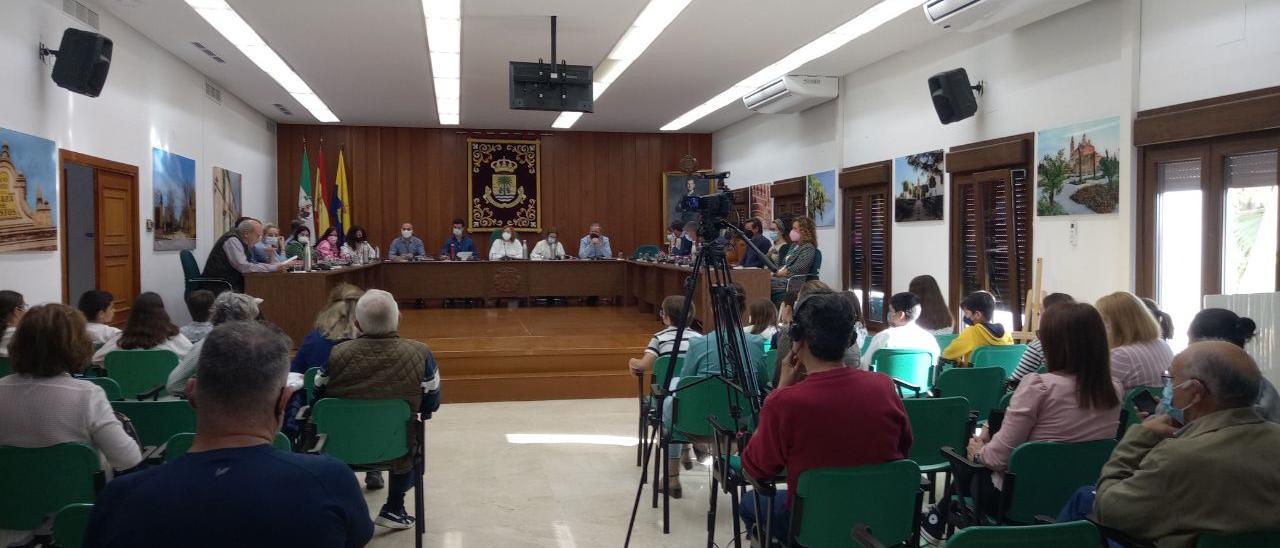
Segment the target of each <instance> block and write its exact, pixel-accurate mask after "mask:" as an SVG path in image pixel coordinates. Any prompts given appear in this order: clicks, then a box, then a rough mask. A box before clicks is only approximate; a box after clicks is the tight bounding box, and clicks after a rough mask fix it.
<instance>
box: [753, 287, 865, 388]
mask: <svg viewBox="0 0 1280 548" xmlns="http://www.w3.org/2000/svg"><path fill="white" fill-rule="evenodd" d="M819 293H835V291H832V289H831V286H828V285H827V284H825V283H823V282H820V281H818V280H813V281H811V282H805V283H804V285H802V286H800V288H799V289H794V288H793V289H791V290H790V291H787V293H786V294H785V295H783V297H782V306H780V307H779V310H778V333H777V337H776V338H777V339H778V340H777V343H776V344H774V345H773V348H774V349H775V350H777V352H775V361H774V369H773V371H774V373H773V379H771V383H772V385H773V386H777V385H778V376H779V375H780V374H781V373H780V372H781V371H782V366H783V364H784V363H785V362H786V358H787V354H789V353H790V352H791V338H790V335H789V331H788V329H787V326H789V325H791V318H792V316H793V312H794V310H795V306H796V304H797V303H799V302H801V301H803V300H804V299H805V297H808V296H809V295H813V294H819ZM841 298H842V299H846V301H848V299H847V298H846V297H844V296H841ZM850 302H851V301H850ZM850 310H852V306H850ZM854 333H857V327H856V326H855V327H854ZM844 364H845V365H847V366H849V367H854V368H856V367H858V366H860V365H862V356H861V348H859V347H858V346H857V345H856V344H852V341H851V344H850V345H849V346H848V347H847V348H845V351H844ZM802 375H803V374H802Z"/></svg>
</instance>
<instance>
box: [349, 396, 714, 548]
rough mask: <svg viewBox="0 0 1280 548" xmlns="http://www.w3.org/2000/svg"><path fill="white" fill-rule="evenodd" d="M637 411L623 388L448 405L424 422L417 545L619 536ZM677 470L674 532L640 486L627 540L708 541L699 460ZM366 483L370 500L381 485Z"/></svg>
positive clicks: (452, 547) (631, 493)
mask: <svg viewBox="0 0 1280 548" xmlns="http://www.w3.org/2000/svg"><path fill="white" fill-rule="evenodd" d="M635 420H636V409H635V402H634V400H629V399H610V400H573V401H541V402H512V403H469V404H453V405H445V406H444V407H442V408H441V410H440V412H439V413H437V414H436V416H435V418H433V419H432V420H431V422H429V423H428V425H427V475H426V506H427V511H426V516H427V522H426V523H427V535H426V539H425V545H426V546H439V547H444V548H479V547H506V546H546V547H554V548H570V547H575V546H579V547H588V546H590V547H597V546H622V544H623V541H624V539H625V537H626V533H627V519H628V517H629V516H630V513H631V504H632V501H633V500H634V497H635V489H636V485H637V481H638V480H639V477H640V476H639V474H640V469H639V468H638V467H636V465H635V445H634V443H635ZM521 434H537V435H539V436H520V435H521ZM520 441H526V442H531V443H516V442H520ZM681 480H682V483H683V487H684V498H683V499H681V500H673V501H672V508H671V534H670V535H663V534H662V513H661V509H653V508H651V507H650V505H649V501H650V491H649V488H648V486H646V488H645V491H644V498H643V499H642V501H641V505H640V511H639V515H638V516H637V519H636V525H635V530H634V533H633V536H632V540H631V545H632V546H642V547H651V546H681V547H683V546H690V547H692V546H705V545H706V522H707V521H706V516H707V503H708V489H709V484H710V481H709V478H708V472H707V468H706V467H703V466H698V465H695V467H694V469H693V471H687V472H684V475H682V476H681ZM366 493H367V497H366V498H367V500H368V501H369V507H370V508H371V509H372V510H373V511H376V510H377V509H378V508H379V507H380V506H381V504H382V500H383V494H382V492H380V491H375V492H366ZM409 500H410V501H412V493H410V499H409ZM410 504H411V503H410ZM728 504H729V499H728V497H727V496H723V495H722V496H721V498H720V508H721V510H724V511H722V512H720V516H719V519H718V520H717V522H718V524H717V531H716V544H717V545H719V546H721V547H723V546H725V545H726V542H727V541H728V540H729V539H730V537H732V528H731V524H730V519H729V513H728V512H727V510H728ZM370 546H373V547H388V546H413V534H412V533H411V532H409V531H404V532H390V531H387V530H385V529H379V531H377V532H376V533H375V536H374V540H373V542H372V543H370Z"/></svg>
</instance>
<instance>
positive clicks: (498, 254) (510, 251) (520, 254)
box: [489, 226, 524, 261]
mask: <svg viewBox="0 0 1280 548" xmlns="http://www.w3.org/2000/svg"><path fill="white" fill-rule="evenodd" d="M523 258H524V245H523V244H521V243H520V238H517V237H516V231H515V229H514V228H511V227H510V226H505V227H502V236H501V237H499V238H498V239H496V240H494V241H493V243H492V244H490V245H489V260H490V261H509V260H519V259H523Z"/></svg>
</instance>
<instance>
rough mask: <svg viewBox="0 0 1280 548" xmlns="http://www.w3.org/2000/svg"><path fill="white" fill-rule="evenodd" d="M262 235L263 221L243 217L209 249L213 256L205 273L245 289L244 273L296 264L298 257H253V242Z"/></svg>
mask: <svg viewBox="0 0 1280 548" xmlns="http://www.w3.org/2000/svg"><path fill="white" fill-rule="evenodd" d="M261 239H262V223H260V222H258V220H257V219H250V218H246V219H245V220H243V221H240V222H239V223H238V224H236V227H235V228H233V229H231V230H229V231H227V233H226V234H223V235H222V237H221V238H218V241H217V242H214V244H213V249H212V250H210V251H209V258H208V259H206V260H205V262H204V273H202V274H201V276H202V277H205V278H214V279H218V280H226V282H227V283H228V284H231V288H232V289H234V290H235V291H244V273H246V272H280V271H282V270H284V269H285V268H288V267H289V266H292V265H293V264H296V259H295V260H294V261H285V262H275V263H255V262H253V261H251V260H250V257H252V256H253V251H252V249H253V246H255V245H257V243H258V240H261ZM211 289H214V290H215V291H216V290H219V289H220V290H223V291H225V290H226V288H225V287H222V288H212V287H211Z"/></svg>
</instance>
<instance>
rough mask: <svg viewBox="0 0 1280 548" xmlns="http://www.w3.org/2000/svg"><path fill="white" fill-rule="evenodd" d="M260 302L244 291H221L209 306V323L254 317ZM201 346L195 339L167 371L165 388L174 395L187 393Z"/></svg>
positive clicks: (215, 323) (183, 395)
mask: <svg viewBox="0 0 1280 548" xmlns="http://www.w3.org/2000/svg"><path fill="white" fill-rule="evenodd" d="M261 303H262V299H258V298H255V297H250V296H249V295H245V294H244V293H231V292H226V293H223V294H221V295H218V297H217V298H215V299H214V300H213V306H211V307H210V308H209V323H210V324H211V325H213V327H217V326H219V325H222V324H224V323H227V322H238V321H248V320H253V319H256V318H257V317H258V305H259V304H261ZM203 348H204V339H200V340H199V341H196V343H195V344H194V345H192V346H191V351H190V352H187V354H186V355H185V356H183V357H182V361H180V362H178V366H177V367H175V368H173V371H170V372H169V380H168V382H166V383H165V390H167V391H169V393H170V394H172V395H174V396H179V397H185V396H186V395H187V394H186V390H187V379H190V378H191V377H193V376H195V374H196V371H197V364H199V362H200V353H201V351H202V349H203Z"/></svg>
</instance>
